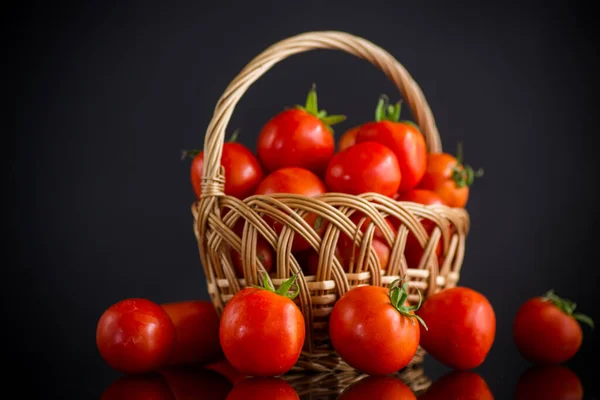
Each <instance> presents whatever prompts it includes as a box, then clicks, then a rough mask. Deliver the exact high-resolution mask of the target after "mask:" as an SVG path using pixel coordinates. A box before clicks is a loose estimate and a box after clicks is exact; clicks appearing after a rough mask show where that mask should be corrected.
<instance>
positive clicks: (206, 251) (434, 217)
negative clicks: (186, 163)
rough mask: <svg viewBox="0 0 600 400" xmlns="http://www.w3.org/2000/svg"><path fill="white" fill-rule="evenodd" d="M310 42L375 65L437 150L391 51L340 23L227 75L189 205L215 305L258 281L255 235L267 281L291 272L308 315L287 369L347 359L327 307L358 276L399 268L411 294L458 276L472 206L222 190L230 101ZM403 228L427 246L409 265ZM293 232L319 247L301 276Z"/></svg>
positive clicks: (423, 110)
mask: <svg viewBox="0 0 600 400" xmlns="http://www.w3.org/2000/svg"><path fill="white" fill-rule="evenodd" d="M316 49H332V50H342V51H345V52H347V53H350V54H353V55H355V56H357V57H359V58H363V59H365V60H367V61H369V62H371V63H372V64H373V65H374V66H376V67H378V68H379V69H380V70H382V71H383V72H384V73H385V74H386V75H387V76H388V78H389V79H390V80H391V81H392V82H394V84H395V85H396V86H397V87H398V89H399V91H400V94H401V95H402V97H403V99H404V101H405V103H406V104H408V106H409V107H410V109H411V111H412V114H413V116H414V118H415V120H416V123H417V124H418V125H419V127H420V129H421V132H422V133H423V135H424V136H425V138H426V141H427V148H428V151H429V152H440V151H442V146H441V142H440V138H439V135H438V131H437V127H436V125H435V121H434V118H433V114H432V112H431V110H430V108H429V105H428V104H427V102H426V100H425V98H424V96H423V93H422V92H421V90H420V88H419V86H418V85H417V84H416V83H415V81H414V80H413V79H412V77H411V75H409V73H408V72H407V71H406V70H405V69H404V67H403V66H402V65H401V64H400V63H399V62H398V61H396V59H394V57H392V55H390V54H389V53H388V52H386V51H385V50H383V49H381V48H379V47H378V46H376V45H374V44H373V43H371V42H369V41H367V40H365V39H362V38H360V37H356V36H353V35H351V34H348V33H344V32H335V31H322V32H308V33H303V34H299V35H296V36H293V37H290V38H287V39H285V40H282V41H280V42H278V43H276V44H274V45H272V46H270V47H268V48H267V49H266V50H264V51H263V52H262V53H261V54H259V55H258V56H257V57H256V58H254V59H253V60H252V61H250V63H249V64H248V65H246V67H245V68H244V69H243V70H242V71H241V72H240V73H239V74H238V76H237V77H235V79H233V81H232V82H231V83H230V84H229V86H228V87H227V89H226V90H225V93H224V94H223V95H222V96H221V98H220V99H219V101H218V103H217V105H216V107H215V110H214V115H213V118H212V120H211V121H210V124H209V126H208V129H207V132H206V136H205V141H204V156H205V158H204V161H205V162H204V172H203V173H204V176H203V182H202V197H201V198H200V199H199V200H198V201H196V202H194V203H193V205H192V213H193V216H194V222H195V224H194V233H195V235H196V238H197V241H198V247H199V252H200V258H201V262H202V265H203V268H204V271H205V275H206V283H207V285H208V292H209V294H210V296H211V299H212V302H213V303H214V305H215V308H216V309H217V312H218V313H221V312H222V310H223V308H224V306H225V305H226V303H227V302H228V301H229V300H230V299H231V298H232V297H233V295H234V294H235V293H236V292H238V291H239V290H241V289H243V288H244V287H246V286H248V285H256V284H260V283H261V278H262V276H263V273H264V268H263V266H262V264H261V262H260V261H259V260H258V259H257V257H256V240H257V236H258V235H261V236H262V237H264V239H265V240H266V241H267V242H268V243H269V244H270V245H271V246H272V247H273V249H274V254H275V257H276V268H274V271H273V272H272V273H271V277H270V279H271V283H273V284H275V285H279V284H280V283H281V282H282V281H283V280H284V279H285V278H289V277H290V276H291V275H293V274H298V279H297V284H298V286H299V289H300V294H299V295H298V297H297V298H296V301H297V304H298V306H299V307H300V309H301V311H302V313H303V315H304V317H305V320H306V341H305V345H304V349H303V352H302V354H301V356H300V359H299V360H298V362H297V363H296V365H295V367H294V369H295V370H313V371H330V370H331V369H339V370H342V371H343V370H348V369H349V367H348V365H347V364H345V363H344V362H343V361H342V360H341V359H340V358H339V356H337V355H336V353H335V352H334V350H333V349H332V347H331V344H330V342H329V340H328V331H327V324H328V316H329V314H330V312H331V310H332V308H333V306H334V304H335V302H336V301H337V299H339V298H340V297H341V296H342V295H344V293H346V292H347V291H348V290H350V289H351V288H353V287H355V286H357V285H378V286H389V284H390V283H392V282H393V281H394V280H396V279H397V278H400V277H404V279H405V281H406V282H408V283H409V286H410V287H411V293H410V296H409V301H415V300H417V299H418V294H417V292H416V288H418V289H419V290H420V291H421V293H422V294H423V296H424V298H425V299H426V298H427V296H429V295H431V294H433V293H436V292H438V291H439V290H441V289H443V288H446V287H452V286H455V285H456V283H457V281H458V279H459V272H460V268H461V264H462V261H463V257H464V252H465V237H466V235H467V232H468V230H469V216H468V213H467V212H466V210H465V209H454V208H449V207H446V206H439V205H435V206H424V205H421V204H417V203H412V202H398V201H395V200H393V199H391V198H389V197H385V196H382V195H379V194H374V193H365V194H362V195H360V196H354V195H348V194H341V193H326V194H323V195H321V196H319V197H316V198H307V197H303V196H299V195H290V194H276V195H267V196H265V195H260V196H258V195H257V196H251V197H249V198H247V199H244V200H243V201H240V200H239V199H236V198H234V197H231V196H226V195H225V194H224V190H223V189H224V171H223V168H222V167H221V166H220V155H221V151H222V147H223V142H224V136H225V129H226V127H227V124H228V122H229V119H230V117H231V114H232V113H233V110H234V109H235V106H236V104H237V102H238V101H239V100H240V98H241V97H242V95H243V94H244V92H245V91H246V90H247V89H248V87H249V86H250V85H251V84H252V83H253V82H255V81H256V80H257V79H258V78H259V77H260V76H262V75H263V74H264V73H265V72H267V71H268V70H269V69H270V68H271V67H272V66H273V65H275V64H276V63H277V62H278V61H281V60H283V59H285V58H286V57H289V56H291V55H293V54H297V53H302V52H306V51H310V50H316ZM356 211H360V212H362V213H364V215H366V216H368V217H370V218H371V221H372V222H371V223H370V225H369V227H368V228H367V229H366V230H365V229H364V227H362V228H363V229H361V227H358V226H357V225H355V224H354V223H353V222H352V220H351V219H350V218H349V217H350V215H351V214H352V213H354V212H356ZM308 213H316V214H318V215H319V216H320V217H321V218H322V219H323V220H324V221H328V225H327V229H326V231H325V234H324V235H323V236H322V237H320V236H319V235H317V234H316V233H315V231H314V230H313V229H312V227H311V226H310V225H309V224H308V223H306V221H305V220H304V219H303V217H305V216H306V215H307V214H308ZM264 216H269V217H270V218H272V219H273V220H276V221H279V222H281V223H282V224H283V226H284V228H283V229H282V230H281V231H280V232H279V234H278V233H277V232H276V231H275V230H274V229H273V228H272V227H271V226H270V225H269V224H268V223H266V222H265V220H264V219H263V217H264ZM388 216H389V217H392V218H396V219H397V220H399V221H401V224H400V228H399V229H398V231H397V232H394V231H393V230H391V229H390V228H389V226H388V225H387V224H386V222H385V220H384V218H385V217H388ZM239 218H242V219H244V220H245V223H244V229H243V234H242V237H239V236H238V235H237V234H235V233H234V231H233V230H232V227H233V226H234V225H235V224H236V222H237V220H238V219H239ZM423 218H426V219H429V220H431V221H433V222H434V223H435V225H436V227H435V229H434V230H433V231H432V233H431V235H428V234H427V231H426V230H425V229H424V228H423V225H422V224H421V222H420V221H421V220H422V219H423ZM375 227H378V228H379V229H381V231H382V232H383V234H384V236H385V238H386V240H387V241H388V243H389V245H390V246H391V249H392V250H391V253H390V260H389V264H388V268H387V269H386V270H381V269H380V267H379V260H378V258H377V256H376V254H375V252H374V251H373V250H372V249H371V245H370V244H371V240H372V238H373V233H374V230H375ZM340 232H344V233H345V234H346V235H349V237H352V238H354V241H355V244H356V246H357V249H360V251H359V254H357V256H356V260H358V261H357V262H356V263H355V265H354V267H353V269H352V270H351V273H346V272H344V270H343V268H342V265H341V264H340V263H339V261H338V260H337V258H335V257H334V251H335V247H336V242H337V240H338V237H339V235H340ZM363 232H364V233H363ZM409 232H412V234H414V236H415V237H416V239H417V241H418V242H419V243H420V245H422V246H423V249H424V250H423V256H422V257H421V260H420V263H419V265H418V266H417V267H416V268H407V264H406V260H405V257H404V248H405V244H406V238H407V235H408V233H409ZM294 235H301V236H302V237H304V238H305V239H306V240H307V241H308V242H309V243H310V245H311V247H312V248H313V249H315V250H316V251H318V252H319V267H318V271H317V274H316V276H305V275H304V274H303V272H302V269H301V266H300V265H299V263H298V260H296V257H295V256H294V255H293V254H292V252H291V244H292V240H293V238H294ZM440 241H441V243H442V244H443V245H442V248H443V250H442V252H443V256H442V257H440V259H441V260H443V261H441V262H439V261H438V257H437V256H436V255H435V249H436V247H437V246H438V242H440ZM232 249H233V250H235V251H238V252H240V254H241V255H242V260H243V269H244V278H243V279H239V278H237V277H236V274H235V270H234V268H233V264H232V261H231V252H232ZM440 264H441V265H440ZM422 359H423V352H422V351H420V352H418V353H417V355H415V357H414V358H413V362H414V363H419V362H420V361H422Z"/></svg>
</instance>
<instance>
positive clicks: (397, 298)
mask: <svg viewBox="0 0 600 400" xmlns="http://www.w3.org/2000/svg"><path fill="white" fill-rule="evenodd" d="M399 281H400V279H396V280H395V281H394V282H392V284H391V285H390V301H391V302H392V306H394V308H395V309H396V310H397V311H398V312H399V313H400V314H402V315H403V316H405V317H407V318H409V319H410V320H411V321H412V323H413V325H414V324H415V319H416V320H417V321H419V322H420V323H421V325H423V326H424V327H425V329H427V330H429V329H428V328H427V325H426V324H425V321H423V320H422V319H421V317H419V316H418V315H416V314H414V312H415V311H417V310H418V309H419V308H421V303H422V302H423V296H422V295H421V291H419V289H417V292H418V293H419V304H417V305H416V306H407V305H406V299H408V284H406V282H405V283H404V284H402V286H398V285H397V284H396V283H397V282H399Z"/></svg>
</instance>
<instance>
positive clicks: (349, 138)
mask: <svg viewBox="0 0 600 400" xmlns="http://www.w3.org/2000/svg"><path fill="white" fill-rule="evenodd" d="M359 129H360V126H355V127H354V128H351V129H348V130H347V131H346V132H344V134H343V135H342V137H340V140H339V141H338V152H340V151H344V150H346V149H347V148H348V147H352V146H354V145H355V144H356V134H357V133H358V130H359Z"/></svg>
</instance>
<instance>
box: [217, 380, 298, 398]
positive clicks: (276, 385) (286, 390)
mask: <svg viewBox="0 0 600 400" xmlns="http://www.w3.org/2000/svg"><path fill="white" fill-rule="evenodd" d="M263 399H265V400H266V399H274V400H275V399H276V400H300V397H299V396H298V393H297V392H296V391H295V390H294V388H293V387H292V386H291V385H290V384H289V383H287V382H286V381H284V380H283V379H280V378H265V377H263V378H257V377H251V378H246V379H244V380H243V381H241V382H239V383H237V384H236V385H235V386H234V388H233V390H232V391H231V392H230V393H229V396H227V399H226V400H263Z"/></svg>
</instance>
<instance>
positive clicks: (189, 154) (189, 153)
mask: <svg viewBox="0 0 600 400" xmlns="http://www.w3.org/2000/svg"><path fill="white" fill-rule="evenodd" d="M201 152H202V150H199V149H191V150H181V160H185V159H186V158H191V159H194V158H195V157H196V156H197V155H198V154H200V153H201Z"/></svg>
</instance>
